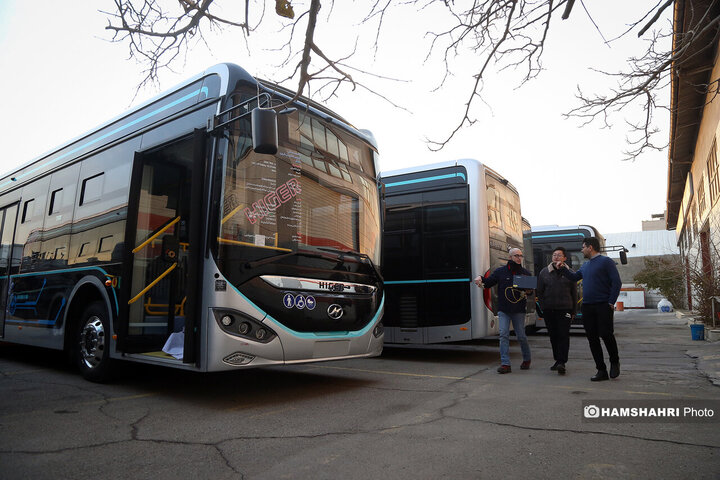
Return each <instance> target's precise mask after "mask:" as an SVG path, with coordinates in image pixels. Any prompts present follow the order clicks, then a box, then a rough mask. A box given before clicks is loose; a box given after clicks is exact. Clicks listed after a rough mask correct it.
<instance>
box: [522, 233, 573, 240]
mask: <svg viewBox="0 0 720 480" xmlns="http://www.w3.org/2000/svg"><path fill="white" fill-rule="evenodd" d="M558 237H580V238H585V235H584V234H582V233H562V234H557V235H533V236H532V239H533V240H535V239H536V238H558Z"/></svg>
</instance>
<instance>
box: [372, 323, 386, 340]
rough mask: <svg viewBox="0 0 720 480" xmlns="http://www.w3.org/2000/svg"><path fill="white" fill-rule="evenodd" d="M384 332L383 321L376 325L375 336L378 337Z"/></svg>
mask: <svg viewBox="0 0 720 480" xmlns="http://www.w3.org/2000/svg"><path fill="white" fill-rule="evenodd" d="M383 333H385V325H383V323H382V322H380V323H378V324H377V325H375V328H374V329H373V335H374V336H375V338H378V337H379V336H380V335H382V334H383Z"/></svg>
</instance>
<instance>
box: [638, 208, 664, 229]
mask: <svg viewBox="0 0 720 480" xmlns="http://www.w3.org/2000/svg"><path fill="white" fill-rule="evenodd" d="M666 224H667V215H666V214H665V213H653V214H652V215H651V216H650V220H643V222H642V230H643V232H647V231H651V230H667V228H666V226H665V225H666Z"/></svg>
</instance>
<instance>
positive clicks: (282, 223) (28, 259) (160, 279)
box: [0, 64, 384, 381]
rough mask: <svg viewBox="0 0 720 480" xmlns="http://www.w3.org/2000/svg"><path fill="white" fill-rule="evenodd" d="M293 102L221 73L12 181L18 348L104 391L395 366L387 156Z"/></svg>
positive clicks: (346, 127)
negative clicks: (142, 378) (384, 275)
mask: <svg viewBox="0 0 720 480" xmlns="http://www.w3.org/2000/svg"><path fill="white" fill-rule="evenodd" d="M292 96H293V95H292V93H291V92H289V91H286V90H284V89H282V88H280V87H278V86H276V85H273V84H270V83H267V82H263V81H258V80H256V79H255V78H253V77H252V76H250V75H249V74H248V73H247V72H246V71H245V70H243V69H242V68H240V67H238V66H236V65H232V64H220V65H217V66H215V67H212V68H209V69H208V70H206V71H205V72H203V73H202V74H200V75H197V76H196V77H194V78H191V79H190V80H188V81H186V82H184V83H182V84H181V85H179V86H177V87H175V88H173V89H171V90H169V91H168V92H165V93H163V94H161V95H159V96H158V97H156V98H154V99H152V100H150V101H148V102H146V103H144V104H143V105H141V106H139V107H137V108H134V109H132V110H130V111H128V112H126V113H123V114H122V115H120V116H118V117H117V118H115V119H113V120H111V121H109V122H107V123H105V124H104V125H101V126H100V127H98V128H97V129H95V130H93V131H90V132H88V133H86V134H84V135H81V136H80V137H78V138H76V139H74V140H72V141H70V142H68V143H66V144H65V145H63V146H61V147H59V148H57V149H55V150H53V151H51V152H49V153H48V154H46V155H43V156H41V157H40V158H38V159H36V160H34V161H32V162H30V163H28V164H26V165H24V166H22V167H21V168H17V169H15V170H13V171H11V172H9V173H8V174H6V175H5V176H3V177H2V178H0V238H1V240H2V249H1V250H0V306H2V309H1V311H0V337H1V338H2V340H3V341H5V342H12V343H18V344H26V345H35V346H40V347H47V348H52V349H62V350H67V351H68V352H71V353H72V355H73V357H74V359H75V361H76V362H77V364H78V366H79V368H80V370H81V372H82V373H83V375H84V376H85V377H86V378H88V379H90V380H97V381H100V380H103V379H104V378H106V376H107V374H108V371H109V364H110V363H111V361H113V360H115V359H125V360H134V361H138V362H145V363H152V364H161V365H167V366H171V367H179V368H184V369H189V370H196V371H218V370H230V369H236V368H242V367H254V366H260V365H275V364H291V363H297V362H309V361H318V360H332V359H341V358H353V357H366V356H374V355H379V354H380V353H381V351H382V344H383V326H382V323H381V319H382V314H383V304H384V293H383V286H382V282H381V277H380V273H379V271H378V269H379V260H380V241H381V231H380V214H381V212H380V199H379V189H378V183H377V162H378V157H377V148H376V145H375V142H374V140H373V137H372V135H371V134H370V133H369V132H367V131H359V130H357V129H355V128H354V127H352V126H351V125H350V124H349V123H348V122H347V121H345V120H344V119H342V118H341V117H339V116H338V115H337V114H335V113H333V112H331V111H329V110H327V109H325V108H323V107H321V106H319V105H317V104H315V103H313V102H311V101H310V100H308V99H304V98H301V99H300V100H297V101H294V102H290V101H289V100H290V99H291V98H292ZM276 110H280V112H279V114H276ZM256 114H257V122H256V121H255V120H256V118H255V117H256Z"/></svg>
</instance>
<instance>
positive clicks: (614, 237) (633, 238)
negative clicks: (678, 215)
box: [605, 230, 680, 258]
mask: <svg viewBox="0 0 720 480" xmlns="http://www.w3.org/2000/svg"><path fill="white" fill-rule="evenodd" d="M605 245H607V246H610V245H622V246H624V247H625V248H627V249H628V254H627V256H628V257H647V256H649V255H679V254H680V249H679V248H678V246H677V239H676V237H675V231H673V230H651V231H647V232H625V233H607V234H605ZM606 255H607V256H608V257H611V258H620V252H608V253H607V254H606Z"/></svg>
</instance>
